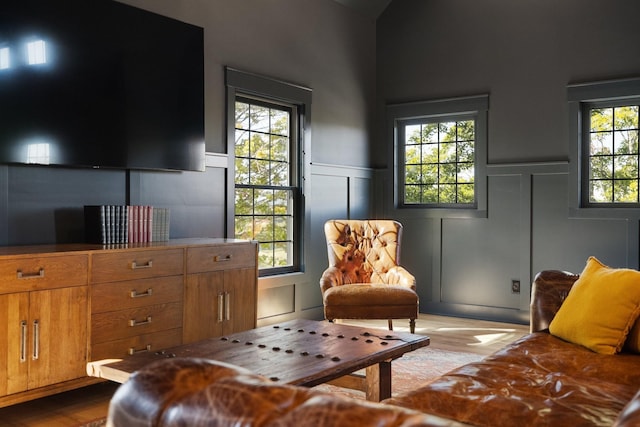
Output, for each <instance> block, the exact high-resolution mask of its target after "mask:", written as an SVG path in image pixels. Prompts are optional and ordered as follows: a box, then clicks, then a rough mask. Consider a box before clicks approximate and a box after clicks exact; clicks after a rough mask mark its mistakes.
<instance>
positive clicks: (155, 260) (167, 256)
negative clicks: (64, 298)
mask: <svg viewBox="0 0 640 427" xmlns="http://www.w3.org/2000/svg"><path fill="white" fill-rule="evenodd" d="M183 254H184V252H183V250H182V249H171V250H156V251H126V252H117V253H96V254H93V255H92V257H91V262H92V267H91V283H103V282H117V281H121V280H133V279H145V278H148V277H162V276H172V275H177V274H183V272H184V258H183Z"/></svg>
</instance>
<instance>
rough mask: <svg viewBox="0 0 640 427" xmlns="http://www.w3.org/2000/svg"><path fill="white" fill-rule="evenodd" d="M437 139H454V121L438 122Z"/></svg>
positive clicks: (447, 140) (448, 140)
mask: <svg viewBox="0 0 640 427" xmlns="http://www.w3.org/2000/svg"><path fill="white" fill-rule="evenodd" d="M438 131H439V133H440V134H439V136H438V138H439V140H440V141H442V142H450V141H455V140H456V122H448V123H440V126H439V129H438Z"/></svg>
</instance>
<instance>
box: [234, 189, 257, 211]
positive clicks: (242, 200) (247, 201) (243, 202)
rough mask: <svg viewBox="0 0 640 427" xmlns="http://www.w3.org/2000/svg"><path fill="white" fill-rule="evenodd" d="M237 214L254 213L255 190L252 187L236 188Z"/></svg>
mask: <svg viewBox="0 0 640 427" xmlns="http://www.w3.org/2000/svg"><path fill="white" fill-rule="evenodd" d="M235 207H236V215H252V214H253V190H252V189H251V188H236V197H235Z"/></svg>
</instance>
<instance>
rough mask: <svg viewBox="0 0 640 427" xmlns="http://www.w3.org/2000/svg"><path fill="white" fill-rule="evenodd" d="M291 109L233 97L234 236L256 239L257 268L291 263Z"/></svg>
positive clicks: (292, 127)
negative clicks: (257, 245)
mask: <svg viewBox="0 0 640 427" xmlns="http://www.w3.org/2000/svg"><path fill="white" fill-rule="evenodd" d="M292 111H293V107H292V106H282V105H278V104H269V103H267V102H264V101H262V100H254V99H250V98H244V97H237V98H236V103H235V236H236V237H237V238H239V239H250V240H257V241H258V243H259V254H258V258H259V260H258V262H259V267H260V268H261V269H269V268H283V267H290V266H292V265H293V263H294V255H293V240H294V236H293V234H294V223H293V217H294V206H295V205H294V198H295V194H296V187H295V186H294V185H293V183H294V182H295V181H296V178H295V176H293V175H294V173H295V169H294V168H292V159H291V152H292V149H291V144H292V140H295V138H294V139H292V138H293V133H294V132H295V126H294V124H295V123H294V122H293V120H292V117H293V116H292Z"/></svg>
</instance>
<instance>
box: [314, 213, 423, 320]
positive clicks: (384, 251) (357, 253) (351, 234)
mask: <svg viewBox="0 0 640 427" xmlns="http://www.w3.org/2000/svg"><path fill="white" fill-rule="evenodd" d="M324 233H325V237H326V240H327V254H328V257H329V267H328V268H327V269H326V270H325V271H324V273H323V274H322V277H321V279H320V289H321V290H322V301H323V304H324V315H325V318H326V319H327V320H329V321H333V320H334V319H388V320H389V329H393V323H392V319H409V329H410V331H411V332H412V333H413V332H415V322H416V318H417V317H418V294H417V293H416V280H415V277H414V276H413V275H412V274H411V273H409V272H408V271H407V270H406V269H404V268H403V267H401V266H400V265H399V262H400V239H401V237H402V224H400V223H399V222H397V221H393V220H330V221H327V222H326V223H325V225H324Z"/></svg>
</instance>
